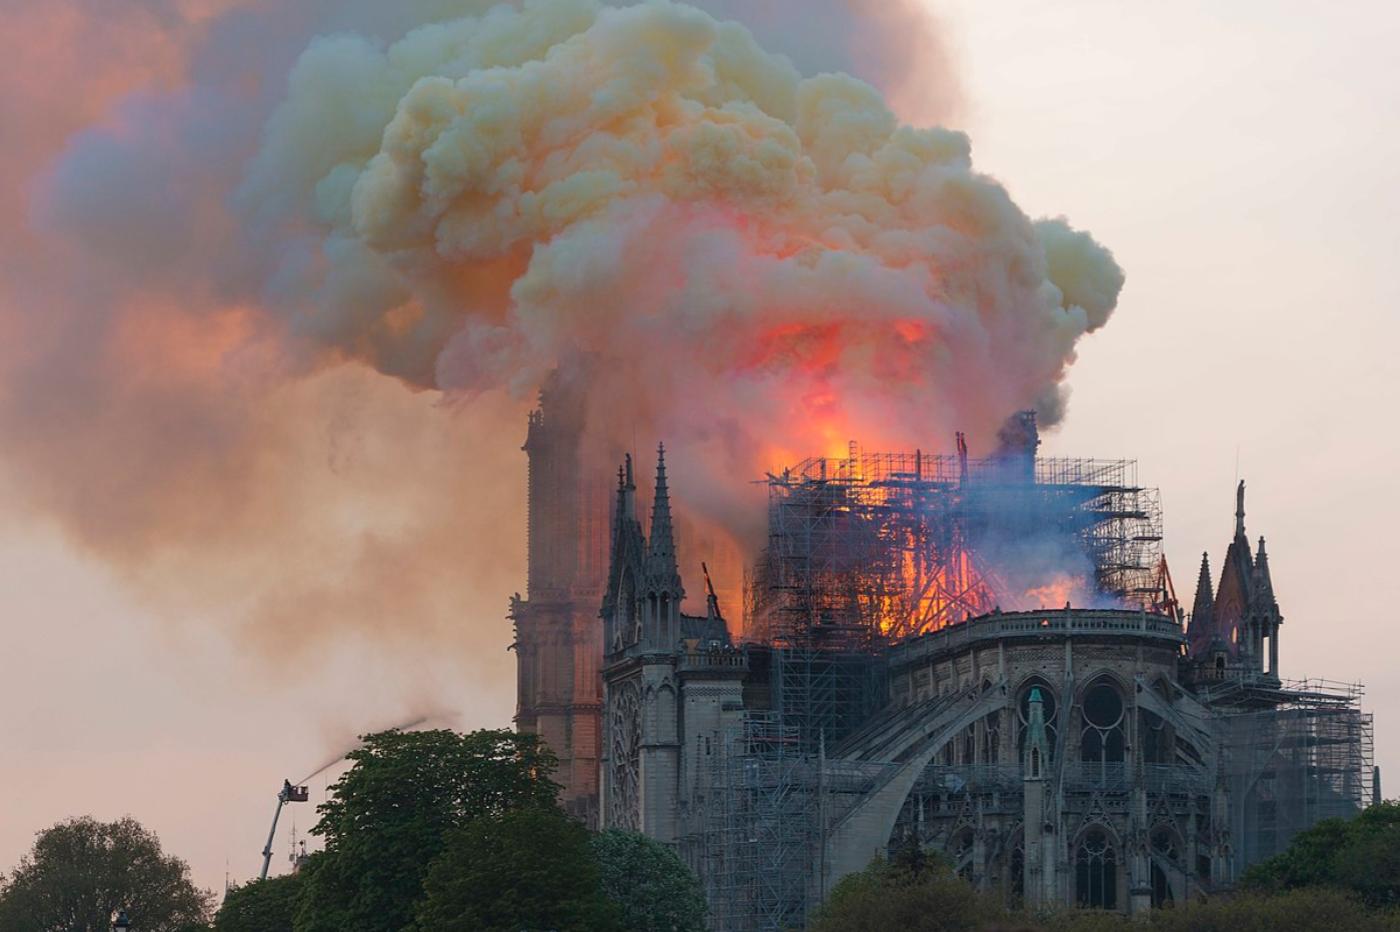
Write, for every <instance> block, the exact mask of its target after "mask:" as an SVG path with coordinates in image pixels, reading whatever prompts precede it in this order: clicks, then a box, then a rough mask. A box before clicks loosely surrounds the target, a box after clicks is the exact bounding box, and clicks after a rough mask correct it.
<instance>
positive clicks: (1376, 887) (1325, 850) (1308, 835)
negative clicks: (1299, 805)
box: [1241, 802, 1400, 906]
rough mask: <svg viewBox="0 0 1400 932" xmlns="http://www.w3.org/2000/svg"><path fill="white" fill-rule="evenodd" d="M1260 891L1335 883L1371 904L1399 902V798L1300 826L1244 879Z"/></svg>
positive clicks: (1245, 884) (1399, 903) (1244, 883)
mask: <svg viewBox="0 0 1400 932" xmlns="http://www.w3.org/2000/svg"><path fill="white" fill-rule="evenodd" d="M1241 882H1242V885H1243V886H1245V887H1246V888H1249V889H1253V890H1261V891H1279V890H1296V889H1300V888H1303V887H1335V888H1337V889H1340V890H1350V891H1352V892H1354V893H1356V894H1357V895H1358V896H1360V897H1361V898H1362V899H1363V900H1364V901H1365V902H1366V903H1367V904H1369V905H1371V906H1400V803H1397V802H1386V803H1381V804H1380V805H1378V806H1371V807H1369V808H1367V809H1364V810H1362V812H1361V814H1360V815H1358V816H1357V817H1356V818H1354V819H1351V820H1349V821H1343V820H1342V819H1327V820H1325V821H1322V822H1319V823H1317V824H1316V825H1314V826H1313V827H1312V828H1310V829H1307V830H1306V831H1303V832H1299V833H1298V834H1297V835H1295V836H1294V838H1293V843H1292V844H1290V845H1289V846H1288V850H1287V851H1284V852H1283V853H1282V854H1278V855H1275V856H1274V857H1272V858H1269V859H1268V860H1267V861H1262V862H1260V863H1259V864H1256V865H1254V866H1253V867H1251V868H1250V869H1249V870H1247V871H1246V872H1245V874H1244V877H1243V878H1242V879H1241Z"/></svg>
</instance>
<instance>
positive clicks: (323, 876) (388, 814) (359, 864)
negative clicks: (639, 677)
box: [294, 730, 559, 932]
mask: <svg viewBox="0 0 1400 932" xmlns="http://www.w3.org/2000/svg"><path fill="white" fill-rule="evenodd" d="M362 741H363V743H362V745H361V747H360V748H359V749H357V750H355V751H352V752H351V753H350V754H349V755H347V757H348V759H349V760H351V761H352V762H353V766H352V767H351V768H350V770H348V771H347V772H346V773H345V775H344V776H342V777H341V778H340V780H339V781H337V783H336V784H335V786H334V787H333V788H332V789H333V796H332V798H331V799H330V800H329V801H328V802H325V803H322V804H321V805H320V806H319V807H318V809H317V811H318V812H319V813H320V815H321V820H320V821H319V822H318V823H317V824H316V827H315V828H313V829H312V832H314V833H315V834H317V835H320V836H322V837H323V838H325V840H326V847H325V851H324V852H323V853H322V856H321V858H320V859H319V860H320V863H319V864H318V865H317V867H316V870H315V871H313V872H312V873H311V874H310V875H309V876H308V878H307V881H306V887H305V890H304V892H303V894H302V896H301V898H300V903H299V905H298V908H297V916H296V922H295V925H294V928H295V930H296V932H333V930H334V932H339V930H342V929H347V928H357V929H373V930H378V929H391V930H399V929H403V928H404V927H406V926H407V925H409V923H410V922H411V921H412V919H413V910H414V904H415V903H417V901H418V900H419V899H420V897H421V896H422V892H423V878H424V876H425V874H426V873H427V870H428V865H430V864H431V863H432V862H433V861H434V860H435V859H436V858H437V856H438V855H439V854H440V853H441V852H442V851H443V849H444V847H445V846H446V844H447V839H448V837H449V835H451V834H452V833H453V832H454V831H455V830H458V829H461V828H462V827H463V826H465V825H466V824H467V823H469V822H472V821H473V820H476V819H481V818H486V817H492V816H500V815H503V814H505V813H507V812H512V811H515V810H518V809H527V808H553V807H554V805H555V802H554V800H555V796H556V795H557V794H558V791H559V788H558V785H557V784H555V783H554V782H553V781H552V780H551V779H550V777H551V775H552V774H553V772H554V768H555V766H556V764H555V759H554V756H553V755H552V754H551V753H550V752H549V751H548V750H547V749H546V748H545V747H544V745H542V744H541V743H540V742H539V740H538V739H537V738H536V737H535V736H534V735H522V734H516V733H515V732H511V731H477V732H472V733H471V734H466V735H461V734H457V733H455V732H452V731H445V730H438V731H420V732H401V731H386V732H380V733H378V734H373V735H367V736H365V737H364V738H363V739H362Z"/></svg>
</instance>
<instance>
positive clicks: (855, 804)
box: [600, 454, 1371, 929]
mask: <svg viewBox="0 0 1400 932" xmlns="http://www.w3.org/2000/svg"><path fill="white" fill-rule="evenodd" d="M635 493H636V489H635V485H634V481H633V476H632V465H631V462H630V459H629V460H628V461H627V462H626V464H625V465H624V466H623V468H622V469H621V470H620V471H619V475H618V487H617V493H616V500H615V502H614V505H613V514H614V519H613V523H612V528H613V533H612V545H611V560H610V570H609V574H608V578H607V583H606V586H605V587H604V594H603V598H602V612H601V618H602V622H603V632H602V635H603V642H604V648H603V668H602V677H603V681H604V687H603V705H604V716H603V725H604V729H603V747H602V753H601V781H600V787H601V794H602V803H601V816H602V823H603V825H604V826H606V827H618V828H628V829H635V830H640V831H642V832H645V833H646V834H648V835H651V836H652V837H654V838H657V839H658V840H661V841H664V842H666V843H668V844H672V845H675V846H676V847H677V849H678V850H679V852H680V853H681V854H682V856H683V857H684V858H685V859H686V860H687V862H688V863H690V864H691V865H692V866H693V867H695V869H696V870H697V871H698V872H700V874H701V875H702V879H703V880H704V882H705V884H706V887H707V890H708V891H709V895H710V899H711V908H712V916H713V920H714V924H715V927H716V928H720V929H768V928H773V929H777V928H791V927H794V926H796V927H800V926H801V925H802V923H803V921H804V920H805V917H806V916H807V915H808V914H809V913H810V911H811V909H812V908H813V907H814V906H815V905H816V904H817V903H819V902H820V901H821V899H822V898H824V896H825V895H826V894H827V893H828V892H829V891H830V889H831V888H832V886H833V885H834V884H836V883H837V882H839V881H840V879H841V878H842V877H844V876H846V875H847V874H849V873H851V872H854V871H858V870H860V869H862V868H864V867H865V866H866V865H867V864H868V863H869V862H870V860H871V858H872V857H874V856H876V855H880V854H886V853H888V852H889V851H890V850H891V849H892V848H894V847H896V846H899V845H903V844H908V843H910V842H911V841H912V842H915V843H917V844H919V845H920V846H922V847H924V848H925V849H929V850H937V851H941V852H943V853H945V854H946V855H947V857H948V858H949V859H950V861H951V862H952V863H953V865H954V866H955V868H956V870H957V871H958V872H959V873H960V874H962V875H963V876H964V877H966V878H967V879H968V880H969V881H970V882H972V883H973V884H974V885H976V886H977V887H979V888H981V889H984V890H988V891H997V892H999V893H1000V894H1001V895H1002V896H1004V897H1005V898H1006V899H1007V901H1008V902H1012V903H1022V904H1026V905H1030V906H1032V907H1038V906H1043V907H1051V906H1056V905H1079V906H1085V907H1093V908H1102V909H1110V910H1119V911H1128V912H1134V913H1139V912H1142V911H1145V910H1146V909H1148V908H1149V907H1151V906H1154V905H1157V906H1160V905H1165V904H1169V903H1183V902H1186V901H1188V900H1190V899H1192V898H1195V897H1197V896H1200V895H1202V894H1205V893H1208V892H1211V891H1215V890H1219V889H1222V888H1225V887H1228V886H1229V885H1230V884H1231V883H1233V881H1234V879H1235V878H1236V877H1237V876H1238V874H1239V872H1240V871H1242V870H1243V869H1244V868H1245V867H1247V866H1248V864H1249V863H1252V862H1253V861H1254V860H1257V859H1258V858H1260V857H1264V856H1267V855H1268V854H1271V853H1274V852H1275V851H1278V850H1282V848H1283V847H1285V846H1286V844H1287V841H1288V839H1289V837H1291V834H1292V833H1293V832H1295V831H1297V830H1299V829H1300V828H1302V827H1306V825H1309V824H1312V823H1313V822H1315V821H1317V820H1318V819H1320V818H1324V817H1331V816H1345V815H1348V814H1351V813H1353V812H1355V811H1357V810H1358V809H1359V807H1360V806H1361V805H1364V804H1365V802H1367V801H1369V792H1368V791H1367V789H1366V787H1367V785H1368V782H1367V781H1368V780H1369V777H1370V761H1369V759H1368V755H1369V741H1370V727H1371V726H1370V717H1369V716H1368V715H1365V714H1363V713H1362V712H1361V711H1360V710H1359V709H1358V708H1357V707H1356V704H1355V700H1356V696H1355V694H1349V695H1343V694H1326V693H1324V692H1318V691H1316V690H1314V691H1310V692H1309V691H1302V690H1298V689H1293V688H1290V687H1288V686H1287V684H1285V683H1284V682H1283V681H1281V680H1280V679H1279V677H1278V674H1277V670H1278V663H1279V659H1278V658H1279V650H1278V633H1279V626H1280V624H1281V622H1282V615H1281V614H1280V612H1279V609H1278V604H1277V601H1276V599H1275V596H1274V590H1273V583H1272V580H1271V579H1270V577H1269V568H1268V562H1267V557H1266V555H1265V553H1264V546H1263V542H1262V541H1261V542H1260V545H1259V548H1258V551H1257V552H1251V548H1250V547H1249V544H1248V541H1247V539H1246V538H1245V535H1244V513H1243V492H1242V490H1241V494H1240V502H1239V507H1238V514H1237V518H1236V534H1235V538H1234V540H1233V541H1232V543H1231V545H1230V548H1229V552H1228V555H1227V558H1226V563H1225V566H1224V568H1223V571H1222V574H1221V582H1220V586H1219V588H1218V589H1217V588H1216V587H1213V586H1212V584H1211V581H1210V573H1209V566H1208V564H1206V565H1203V567H1202V572H1201V580H1200V584H1199V590H1200V591H1198V593H1197V596H1196V600H1195V605H1196V611H1195V618H1194V619H1193V620H1192V622H1191V624H1190V626H1189V627H1188V626H1187V625H1186V624H1185V620H1184V616H1183V615H1182V614H1181V613H1179V612H1178V611H1177V610H1176V609H1175V602H1174V596H1172V600H1171V601H1170V602H1169V603H1168V607H1167V608H1166V609H1163V610H1160V611H1148V610H1145V609H1138V608H1107V609H1105V608H1096V609H1080V608H1074V607H1071V606H1065V607H1063V608H1057V609H1050V610H1047V609H1040V610H1035V611H1022V612H1006V613H1003V612H1001V611H999V610H996V611H992V612H990V613H988V614H985V615H983V616H981V617H975V618H968V619H966V620H964V621H962V622H961V623H957V624H952V625H948V626H946V627H943V628H941V629H939V630H935V631H932V632H931V633H927V634H923V635H921V636H917V637H910V638H905V639H902V640H897V641H894V642H892V643H890V642H886V643H884V644H881V645H879V646H878V647H877V648H875V649H873V650H870V651H868V652H866V653H865V654H860V655H853V654H850V653H842V654H839V655H838V654H831V653H823V651H822V650H821V649H812V648H807V649H805V652H804V650H803V649H798V648H797V647H794V646H793V645H783V644H771V643H752V644H746V645H736V644H735V642H734V639H733V638H732V637H731V634H730V632H729V630H728V626H727V624H726V622H725V620H724V618H723V616H722V614H721V612H720V609H719V605H718V603H717V600H716V599H715V597H714V594H713V588H712V587H708V580H707V581H706V582H707V588H708V590H709V591H708V596H707V599H706V613H705V614H704V615H703V616H690V615H685V614H683V613H682V612H681V604H682V601H683V599H684V597H685V590H684V587H683V585H682V581H681V578H680V575H679V572H678V570H677V563H676V552H675V551H676V541H675V539H674V531H673V528H672V522H671V514H670V499H669V489H668V487H667V481H666V472H665V462H664V454H663V455H661V456H659V457H658V465H657V477H656V494H655V499H654V502H653V506H652V512H651V524H650V531H649V533H644V531H643V527H642V521H641V520H640V518H639V517H638V515H637V508H636V503H635ZM1168 588H1169V583H1168ZM794 671H796V672H794ZM853 671H854V672H853ZM798 674H801V675H798ZM804 676H805V679H804ZM838 680H839V681H841V682H844V683H846V684H847V685H846V686H845V687H840V686H836V685H833V684H835V683H837V681H838ZM862 683H868V684H875V685H872V686H870V687H869V688H870V689H871V690H873V692H872V693H871V695H870V696H869V697H868V698H869V699H870V700H871V701H870V702H869V703H868V708H869V709H871V710H872V711H871V712H870V714H869V715H864V713H863V712H862V715H863V716H864V717H863V718H858V719H857V720H856V721H854V722H850V723H847V724H843V725H842V726H841V727H840V728H839V729H836V730H834V731H832V732H828V731H826V730H825V726H824V727H823V730H822V731H821V733H820V734H818V735H812V734H805V735H804V734H803V733H802V730H803V728H809V727H810V725H807V724H803V723H807V722H811V721H814V719H812V718H810V707H809V708H808V709H807V710H806V711H804V710H803V708H801V707H800V706H799V704H800V703H801V702H803V701H806V700H804V699H803V694H802V693H801V691H802V690H803V689H808V690H815V689H825V690H828V693H827V695H828V697H829V696H834V695H837V694H838V692H832V690H837V691H839V689H841V688H846V689H848V690H851V692H850V693H849V695H851V696H856V695H857V693H858V692H859V689H861V688H865V687H862V686H861V685H860V684H862ZM803 684H806V685H803ZM820 684H825V685H820ZM852 684H854V685H852ZM841 695H842V696H844V695H846V694H841ZM810 699H811V696H810V694H807V700H810ZM837 704H838V705H840V706H842V708H845V709H849V708H853V707H854V706H852V705H851V704H850V703H849V702H847V700H846V699H844V698H842V699H839V700H838V701H837ZM861 708H866V706H861ZM804 716H808V717H804ZM829 721H835V719H830V720H829ZM794 722H796V723H798V724H796V725H794V724H793V723H794ZM1325 729H1330V731H1329V738H1328V740H1327V741H1322V742H1319V741H1317V740H1316V737H1317V736H1318V735H1319V734H1321V731H1320V730H1325ZM1300 736H1301V737H1308V738H1309V740H1307V741H1304V740H1295V739H1297V738H1299V737H1300ZM1319 749H1321V750H1319ZM1322 753H1325V754H1330V755H1333V756H1332V757H1329V758H1328V759H1326V760H1323V759H1322V758H1320V757H1318V756H1317V755H1318V754H1322Z"/></svg>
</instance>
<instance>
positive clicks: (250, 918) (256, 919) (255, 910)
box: [138, 855, 320, 932]
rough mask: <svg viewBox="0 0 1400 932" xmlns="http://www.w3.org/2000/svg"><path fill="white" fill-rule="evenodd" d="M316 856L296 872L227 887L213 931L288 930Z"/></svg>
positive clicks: (263, 931)
mask: <svg viewBox="0 0 1400 932" xmlns="http://www.w3.org/2000/svg"><path fill="white" fill-rule="evenodd" d="M319 857H320V855H313V856H312V858H311V860H310V861H309V862H308V863H307V865H306V866H304V867H303V868H302V869H301V871H300V872H298V873H295V874H283V875H282V876H281V877H269V878H268V879H266V880H254V881H252V882H250V883H245V884H243V885H242V886H239V887H233V888H232V889H230V890H229V891H228V894H227V895H226V896H225V897H224V902H223V904H222V905H220V906H219V912H218V914H217V915H215V916H214V932H291V928H292V922H293V919H294V917H295V916H296V911H297V903H298V900H299V898H300V896H301V891H302V889H303V887H304V886H305V884H306V877H307V871H308V870H314V869H315V868H314V865H315V863H316V860H317V858H319ZM138 932H139V930H138Z"/></svg>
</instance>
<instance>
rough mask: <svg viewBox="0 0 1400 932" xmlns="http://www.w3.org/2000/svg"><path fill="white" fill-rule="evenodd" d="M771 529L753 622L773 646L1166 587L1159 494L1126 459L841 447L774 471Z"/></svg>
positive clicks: (882, 640)
mask: <svg viewBox="0 0 1400 932" xmlns="http://www.w3.org/2000/svg"><path fill="white" fill-rule="evenodd" d="M960 449H963V450H965V448H963V447H962V445H961V440H960ZM768 526H769V537H768V547H767V549H766V551H765V553H764V555H763V557H762V558H761V559H760V561H759V564H758V567H757V569H756V572H755V575H754V578H753V580H752V582H751V589H750V595H749V618H750V620H751V631H752V632H753V635H754V636H755V637H756V638H757V639H759V640H763V641H767V642H769V643H773V644H775V645H785V646H792V647H801V648H808V647H810V648H816V649H827V650H831V649H834V650H845V651H869V650H871V649H872V648H878V647H879V646H882V645H884V644H887V643H893V642H895V641H899V640H902V639H904V638H908V637H914V636H917V635H920V634H925V633H928V632H930V631H937V630H939V629H941V628H944V627H947V626H948V625H952V624H957V623H959V622H962V621H965V620H967V619H968V618H974V617H978V616H981V615H984V614H987V613H988V612H991V611H993V610H994V609H995V608H998V607H1000V608H1003V609H1007V610H1020V609H1030V608H1041V607H1056V608H1058V607H1061V606H1063V605H1064V604H1066V603H1068V602H1071V601H1075V602H1077V603H1078V604H1080V605H1086V607H1099V606H1102V607H1108V606H1109V605H1115V604H1118V605H1121V604H1129V605H1134V606H1138V605H1144V606H1147V607H1149V608H1154V609H1155V608H1160V607H1161V605H1162V603H1163V601H1164V600H1165V598H1166V596H1165V593H1164V592H1163V583H1162V579H1161V575H1160V565H1161V541H1162V514H1161V505H1160V500H1159V496H1158V493H1157V491H1156V490H1155V489H1146V488H1143V487H1141V486H1139V485H1138V483H1137V466H1136V463H1134V462H1132V461H1128V460H1110V461H1102V460H1085V459H1032V458H1029V457H1027V458H1025V459H1023V460H1020V461H1018V460H1017V459H1015V458H1007V457H1005V456H998V457H990V458H986V459H980V460H969V459H967V457H966V455H965V452H960V454H959V455H957V456H942V455H927V454H924V453H923V452H922V451H915V452H913V453H861V452H860V451H858V450H857V448H856V447H855V446H854V445H852V448H851V452H850V455H849V456H848V457H847V458H846V459H808V460H804V461H803V462H802V463H799V464H798V465H797V466H795V467H792V468H790V469H786V470H784V471H783V473H782V474H781V475H770V476H769V477H768Z"/></svg>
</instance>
